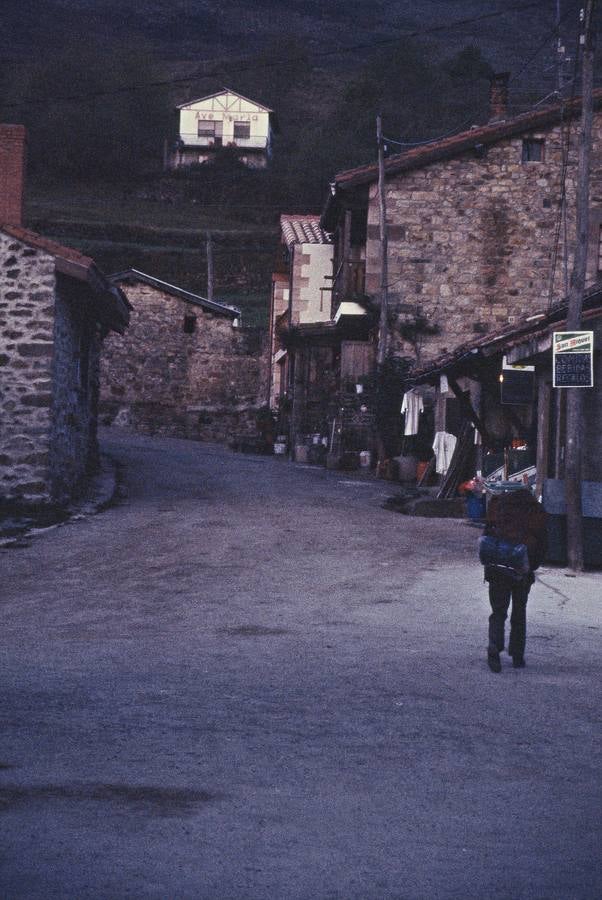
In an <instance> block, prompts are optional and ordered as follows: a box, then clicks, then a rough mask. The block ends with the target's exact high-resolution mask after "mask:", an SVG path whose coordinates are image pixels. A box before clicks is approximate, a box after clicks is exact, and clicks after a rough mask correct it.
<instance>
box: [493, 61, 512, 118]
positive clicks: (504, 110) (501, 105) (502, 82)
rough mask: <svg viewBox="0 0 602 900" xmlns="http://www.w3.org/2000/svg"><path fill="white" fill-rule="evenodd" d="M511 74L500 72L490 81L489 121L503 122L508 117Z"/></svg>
mask: <svg viewBox="0 0 602 900" xmlns="http://www.w3.org/2000/svg"><path fill="white" fill-rule="evenodd" d="M509 81H510V72H498V73H497V74H495V75H492V76H491V79H490V81H489V121H490V122H503V121H504V119H506V118H507V117H508V82H509Z"/></svg>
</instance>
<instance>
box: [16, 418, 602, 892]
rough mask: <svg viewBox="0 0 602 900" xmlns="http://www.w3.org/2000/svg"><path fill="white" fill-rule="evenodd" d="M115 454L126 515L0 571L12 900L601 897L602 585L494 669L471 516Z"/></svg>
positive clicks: (352, 491)
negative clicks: (431, 513) (402, 512)
mask: <svg viewBox="0 0 602 900" xmlns="http://www.w3.org/2000/svg"><path fill="white" fill-rule="evenodd" d="M106 444H107V447H108V449H109V450H110V451H111V452H112V453H113V454H114V456H115V457H116V458H117V459H118V460H119V461H120V463H121V464H122V466H123V473H124V478H125V482H126V484H127V488H128V496H127V499H125V500H124V501H123V502H122V503H121V504H120V505H119V506H117V507H115V508H112V509H110V510H108V511H106V512H105V513H102V514H100V515H98V516H95V517H91V518H88V519H85V520H82V521H79V522H73V523H70V524H68V525H66V526H62V527H60V528H57V529H55V530H53V531H49V532H46V533H45V534H42V535H39V536H37V537H36V538H34V540H33V541H32V542H31V544H30V546H29V547H24V548H19V549H12V550H4V551H2V552H0V565H1V566H2V573H3V577H2V601H1V609H2V620H3V633H2V692H1V698H0V713H1V716H2V730H1V734H0V747H1V749H0V813H1V815H0V822H1V824H2V826H3V827H2V843H1V845H0V867H1V869H0V895H1V896H2V897H3V898H11V900H12V898H44V900H47V898H57V897H59V898H77V900H87V898H95V900H96V898H99V900H100V898H102V900H112V898H191V900H193V898H194V900H196V898H201V900H204V898H216V900H223V898H236V900H238V898H266V900H268V898H269V900H273V898H287V900H288V898H291V900H306V898H307V900H310V898H311V900H314V898H318V900H322V898H341V900H380V898H403V900H422V898H424V900H433V898H458V900H460V898H461V900H467V898H478V900H481V898H487V900H521V898H536V900H581V898H582V900H592V898H595V897H599V896H602V874H601V864H600V853H599V849H600V815H601V813H600V810H601V809H602V805H601V802H600V801H601V797H600V741H599V739H600V727H599V722H600V714H599V686H600V675H601V672H600V655H599V644H600V617H599V608H600V602H601V601H600V596H601V595H602V592H601V591H600V584H601V579H600V576H594V575H588V576H584V577H582V578H579V579H569V578H567V577H566V576H565V574H564V572H563V571H562V570H552V569H546V570H544V572H543V574H542V580H541V581H540V583H539V584H537V585H536V587H535V589H534V592H533V595H532V600H531V601H530V623H529V624H530V640H529V645H528V668H527V669H525V670H513V669H512V668H509V667H508V664H507V663H506V665H505V668H504V671H503V673H502V674H501V675H493V674H491V673H490V672H489V670H488V669H487V667H486V664H485V661H484V648H485V630H486V616H487V604H486V598H485V591H484V587H483V584H482V580H481V575H480V571H479V569H478V567H477V566H476V565H475V560H474V545H475V537H476V535H475V530H474V529H471V528H470V527H468V526H467V525H466V524H465V523H463V522H460V521H457V520H420V519H409V518H405V517H402V516H399V515H397V514H395V513H392V512H388V511H386V510H384V509H382V508H381V503H382V500H383V499H384V497H385V496H386V495H387V493H388V492H389V490H390V488H389V486H387V485H386V484H384V483H382V482H373V481H362V480H361V479H360V480H358V479H356V478H355V477H346V476H345V475H342V474H341V473H333V472H326V471H324V470H321V469H310V468H302V467H298V466H295V465H291V464H289V463H287V462H284V461H282V460H279V459H263V458H259V457H249V456H236V455H233V454H231V453H229V452H228V451H225V450H221V449H219V448H216V447H208V446H202V445H199V444H192V443H186V442H183V441H175V440H153V439H149V438H142V437H128V436H127V435H126V436H123V435H122V436H119V435H117V434H113V435H111V434H109V436H108V437H107V439H106Z"/></svg>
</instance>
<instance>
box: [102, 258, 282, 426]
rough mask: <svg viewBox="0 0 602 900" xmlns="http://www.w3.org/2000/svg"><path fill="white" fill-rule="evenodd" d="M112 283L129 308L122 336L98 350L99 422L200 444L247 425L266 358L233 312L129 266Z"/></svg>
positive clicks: (259, 400) (262, 395)
mask: <svg viewBox="0 0 602 900" xmlns="http://www.w3.org/2000/svg"><path fill="white" fill-rule="evenodd" d="M111 280H112V282H113V283H114V284H116V285H119V286H120V287H121V288H122V290H123V291H124V293H125V295H126V296H127V298H128V301H129V302H130V303H131V306H132V312H131V322H130V327H129V328H128V331H127V334H124V335H122V336H118V335H114V336H111V338H110V339H109V340H108V341H107V344H106V352H105V353H104V354H103V360H102V377H101V413H102V420H103V421H104V422H107V423H111V422H112V423H115V424H123V425H131V426H132V427H134V428H135V429H137V430H139V431H142V432H144V433H147V434H160V435H171V436H174V437H185V438H191V439H194V440H207V441H228V440H230V439H231V438H232V437H233V436H234V435H235V434H237V433H239V432H245V431H248V430H254V428H255V417H256V414H257V411H258V409H259V408H260V407H261V406H263V405H265V404H266V402H267V359H266V355H265V354H264V352H263V346H262V344H263V341H262V336H261V333H260V331H259V330H258V329H253V328H242V327H241V326H240V315H241V314H240V310H238V309H236V308H234V307H232V306H227V305H225V304H223V303H217V302H215V301H211V300H207V299H206V298H204V297H200V296H198V295H197V294H192V293H190V292H189V291H186V290H183V289H182V288H179V287H176V286H175V285H172V284H167V283H166V282H164V281H161V280H159V279H158V278H154V277H153V276H151V275H147V274H145V273H144V272H139V271H137V270H136V269H128V270H127V271H125V272H120V273H118V274H117V275H114V276H113V277H112V279H111Z"/></svg>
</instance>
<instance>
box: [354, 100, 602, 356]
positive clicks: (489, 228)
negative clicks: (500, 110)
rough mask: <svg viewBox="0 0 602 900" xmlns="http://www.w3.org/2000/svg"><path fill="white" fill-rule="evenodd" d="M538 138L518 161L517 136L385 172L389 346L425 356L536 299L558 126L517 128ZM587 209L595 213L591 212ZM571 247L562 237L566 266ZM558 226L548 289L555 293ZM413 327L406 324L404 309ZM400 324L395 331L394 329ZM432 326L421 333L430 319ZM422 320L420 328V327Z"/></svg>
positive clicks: (524, 309)
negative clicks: (540, 150)
mask: <svg viewBox="0 0 602 900" xmlns="http://www.w3.org/2000/svg"><path fill="white" fill-rule="evenodd" d="M576 127H577V126H576V125H575V123H573V126H572V128H573V132H572V134H573V139H572V142H571V146H572V149H571V152H570V158H569V168H568V174H567V178H566V194H567V200H568V210H569V214H568V235H569V239H570V236H571V234H572V233H573V230H574V212H575V178H576V145H577V140H576V137H575V130H576ZM594 131H595V140H594V152H593V159H592V172H593V178H592V191H591V197H592V207H594V209H593V211H592V217H593V219H595V222H594V228H593V229H592V234H593V235H594V238H595V239H594V238H593V239H592V246H591V247H590V264H589V270H588V276H589V277H588V281H589V283H591V282H592V281H593V279H594V278H595V277H596V275H597V235H598V232H599V224H598V225H597V226H596V222H598V221H599V220H602V185H601V179H602V118H601V116H600V114H598V115H597V116H596V122H595V129H594ZM524 137H528V138H533V139H542V140H544V141H545V146H544V160H543V161H542V162H527V163H523V162H521V155H522V137H518V138H512V139H507V140H504V141H502V142H500V143H499V144H495V145H493V146H491V147H489V148H488V149H487V151H486V153H485V155H484V156H483V157H482V158H477V157H476V155H475V153H474V152H469V153H465V154H463V155H462V156H461V157H459V158H457V159H452V160H448V161H446V162H438V163H433V164H431V165H429V166H426V167H425V168H422V169H418V170H416V171H409V172H407V173H402V174H399V175H396V176H392V177H391V178H390V179H389V180H388V181H387V185H386V201H387V221H388V222H390V223H391V226H393V227H392V228H391V232H390V236H389V283H390V285H391V287H390V293H389V298H390V306H391V313H392V331H393V335H394V336H393V341H392V344H393V346H392V350H393V351H394V352H397V353H400V354H403V355H407V356H411V357H413V358H415V359H418V360H419V361H420V362H424V361H425V360H427V359H429V358H433V357H436V356H437V355H438V354H440V353H442V352H445V351H446V350H452V349H453V348H455V347H457V346H459V345H461V344H463V343H465V342H467V341H470V340H471V339H472V338H473V337H475V336H478V335H479V334H483V333H485V332H487V331H493V330H496V329H499V328H501V327H503V326H504V325H506V324H508V325H511V324H513V323H516V322H517V321H519V319H521V318H524V317H525V316H528V315H529V313H530V312H532V311H536V310H541V309H542V308H544V309H545V308H546V306H547V304H548V300H549V291H550V282H551V274H552V259H553V255H554V244H555V240H556V227H557V216H558V207H559V200H560V197H561V170H562V142H561V133H560V129H559V128H558V127H554V128H552V127H550V128H549V129H548V130H545V131H541V132H537V133H532V132H531V133H529V134H525V135H524ZM370 197H371V199H370V205H369V212H368V241H367V265H366V289H367V292H368V293H372V294H376V293H377V291H378V284H379V227H378V198H377V194H376V191H374V190H372V191H371V192H370ZM596 217H597V218H596ZM572 250H573V247H572V245H570V246H569V247H568V271H569V273H570V267H571V265H572ZM563 256H564V247H563V242H562V229H561V232H560V242H559V246H558V251H557V254H556V259H557V264H556V271H555V277H554V284H553V291H552V296H553V299H554V300H558V299H560V298H561V297H562V296H564V293H565V280H564V274H563ZM417 316H419V317H423V318H424V319H425V320H426V323H427V329H426V333H425V330H424V329H423V330H421V331H420V330H419V331H418V333H416V329H415V323H416V317H417ZM404 326H405V332H406V333H405V336H402V334H401V329H402V328H403V327H404ZM433 330H434V331H436V333H432V331H433ZM428 331H431V333H428Z"/></svg>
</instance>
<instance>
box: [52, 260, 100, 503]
mask: <svg viewBox="0 0 602 900" xmlns="http://www.w3.org/2000/svg"><path fill="white" fill-rule="evenodd" d="M85 290H86V288H85V287H84V286H83V285H82V286H79V285H76V284H74V283H69V282H68V281H67V279H61V278H60V277H59V280H58V285H57V296H56V315H55V324H54V346H55V353H54V365H53V368H52V381H53V385H54V398H53V416H52V422H51V432H50V480H51V486H52V497H53V500H54V501H55V502H57V503H66V502H68V501H69V500H70V499H72V498H73V497H75V496H77V494H78V493H79V492H80V491H81V489H82V487H83V485H84V484H85V481H86V478H87V476H88V475H90V474H91V472H92V471H93V470H94V468H95V466H96V465H97V462H98V447H97V437H96V432H97V412H98V380H99V356H100V338H99V335H98V332H97V328H96V325H95V322H94V321H93V320H92V319H90V318H89V317H88V316H87V315H86V312H85V310H86V304H85V296H82V295H83V294H84V293H85Z"/></svg>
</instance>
